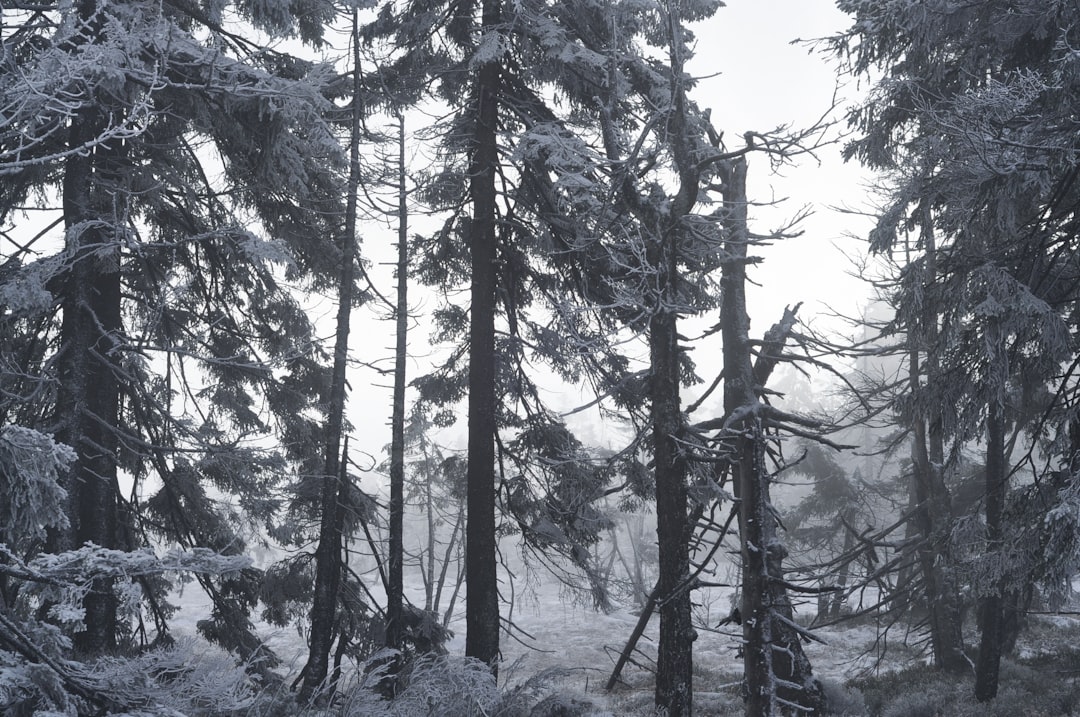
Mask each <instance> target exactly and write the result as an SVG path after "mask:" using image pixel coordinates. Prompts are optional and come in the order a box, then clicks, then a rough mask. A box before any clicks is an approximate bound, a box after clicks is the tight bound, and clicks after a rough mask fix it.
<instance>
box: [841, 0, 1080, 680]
mask: <svg viewBox="0 0 1080 717" xmlns="http://www.w3.org/2000/svg"><path fill="white" fill-rule="evenodd" d="M840 7H841V8H842V9H844V10H846V11H847V12H849V13H850V14H851V15H852V16H853V19H854V20H855V22H854V24H853V25H852V28H851V29H850V30H849V31H848V32H847V33H845V34H843V35H842V36H840V37H838V38H836V40H835V42H834V48H835V49H836V50H837V52H838V54H839V55H840V56H841V57H843V58H845V59H846V61H847V62H848V63H849V64H848V67H849V69H850V70H851V71H852V72H853V73H856V74H862V73H865V72H867V71H872V70H873V71H882V74H881V78H882V79H879V80H877V81H876V82H875V84H874V86H873V88H872V90H871V92H870V95H869V97H868V99H867V101H866V102H865V103H863V104H862V105H860V106H859V107H857V108H856V109H855V110H854V111H853V113H852V115H851V118H850V119H851V123H852V125H853V126H854V127H855V128H856V129H857V131H858V132H859V136H857V137H856V139H855V140H853V141H852V143H851V144H850V145H849V147H848V154H849V156H853V157H857V158H859V159H861V160H862V161H864V162H866V163H867V164H869V165H870V166H872V167H874V168H877V169H880V170H883V171H886V172H889V173H890V174H891V176H892V179H893V185H892V188H891V191H890V193H889V195H888V197H887V204H886V206H885V208H884V211H883V212H882V214H881V216H880V217H879V220H878V224H877V227H876V228H875V230H874V232H872V234H871V237H870V240H871V249H872V250H873V251H878V252H882V253H886V254H887V253H889V252H894V253H896V252H905V251H909V248H908V247H907V246H905V239H906V237H907V236H909V235H914V240H913V241H912V242H911V245H910V256H911V260H910V261H906V262H898V263H899V265H900V266H901V268H902V273H901V274H900V275H899V276H898V281H897V284H896V286H897V306H898V315H897V320H896V321H895V322H894V328H895V330H896V331H897V332H902V334H903V335H904V336H905V337H906V339H907V341H908V344H909V351H910V361H909V363H910V374H911V376H912V381H911V385H910V390H909V391H908V392H907V393H906V395H905V396H904V397H903V398H902V400H901V401H900V402H898V404H897V406H898V407H899V408H900V409H901V411H902V416H903V417H904V420H905V421H906V423H907V424H908V425H909V426H911V427H912V428H913V429H915V431H916V433H917V434H918V433H920V432H921V427H923V426H925V427H926V429H927V430H926V433H927V435H926V436H925V437H922V436H919V435H916V436H915V444H916V448H917V449H918V450H917V451H916V454H915V458H916V464H917V465H916V474H917V475H920V474H927V472H928V471H929V475H930V476H931V477H932V478H933V484H935V485H937V486H940V485H942V484H943V481H944V478H943V476H941V475H940V474H941V473H942V472H943V471H945V470H947V468H948V466H949V465H950V464H953V463H955V461H956V460H957V458H958V457H959V456H960V454H961V452H962V449H963V447H964V446H965V445H967V444H968V443H969V442H971V441H973V440H977V439H980V438H982V437H983V436H986V439H987V450H988V451H989V453H990V455H988V456H987V483H986V496H985V497H986V498H987V500H986V506H987V514H986V523H987V530H986V533H985V535H984V538H985V539H986V541H987V542H986V543H985V545H984V549H983V550H980V551H979V552H981V553H983V554H984V558H983V559H982V560H980V562H981V564H982V567H981V568H978V569H976V570H975V571H974V572H973V580H974V581H975V584H976V585H977V586H978V587H977V589H976V592H977V594H979V595H980V597H984V598H987V601H986V603H985V605H984V610H983V619H982V621H981V622H982V624H983V626H984V628H985V629H986V630H987V632H986V634H985V635H984V640H983V647H982V648H981V652H982V653H983V654H982V655H981V657H980V661H979V677H978V680H977V688H976V692H977V696H978V697H979V699H989V698H991V697H993V695H994V693H995V691H996V682H997V681H996V672H997V659H996V657H994V656H993V654H991V653H996V647H995V645H994V644H993V643H995V642H996V641H997V640H998V638H997V637H994V635H995V634H997V633H998V631H999V628H998V624H999V623H1000V621H1001V617H1002V616H1001V598H1002V597H1003V595H1008V594H1009V593H1010V592H1015V591H1021V592H1022V585H1024V584H1027V583H1032V582H1036V581H1038V580H1039V579H1040V573H1041V571H1042V570H1043V569H1045V568H1047V567H1049V563H1053V562H1056V561H1059V560H1060V561H1064V562H1066V563H1071V562H1072V560H1073V557H1072V555H1070V554H1064V553H1063V554H1059V555H1057V556H1056V558H1055V559H1053V560H1051V561H1048V562H1044V561H1029V562H1028V563H1027V565H1028V566H1029V567H1028V568H1024V569H1022V568H1020V567H1019V565H1018V564H1017V563H1015V562H1014V561H1013V560H1012V559H1010V557H1009V555H1010V554H1012V552H1013V549H1014V548H1015V547H1016V546H1017V545H1018V543H1017V542H1016V541H1010V539H1009V538H1008V537H1005V536H1008V535H1010V534H1011V535H1014V536H1017V535H1021V534H1029V535H1035V534H1039V533H1041V532H1043V531H1042V530H1040V529H1038V528H1036V527H1035V526H1033V525H1019V524H1017V525H1012V526H1008V525H1003V524H1001V521H1002V520H1003V519H1004V518H1005V516H1007V515H1009V514H1010V511H1008V510H1005V511H1003V510H1002V507H1003V506H1004V505H1005V502H1006V501H1005V496H1006V489H1007V484H1006V483H1007V480H1008V477H1009V475H1010V474H1011V470H1010V469H1009V467H1008V460H1009V457H1008V454H1007V453H1008V451H1006V455H1005V456H1004V458H1002V456H1000V455H998V454H1000V453H1001V451H1002V445H1003V443H1004V444H1005V445H1006V446H1009V447H1011V446H1014V445H1015V444H1016V440H1017V437H1018V436H1019V435H1020V432H1021V431H1028V432H1029V433H1030V435H1031V437H1032V439H1033V440H1032V442H1031V444H1029V445H1030V450H1032V451H1034V452H1036V453H1041V454H1042V455H1043V456H1044V457H1045V458H1050V459H1051V460H1049V461H1045V462H1044V463H1043V465H1045V466H1046V469H1045V470H1043V471H1040V473H1042V475H1039V476H1038V481H1037V483H1042V481H1043V480H1046V481H1047V484H1055V481H1054V480H1052V476H1053V475H1056V474H1058V473H1059V472H1060V471H1064V472H1065V473H1068V474H1070V475H1071V472H1072V471H1073V470H1074V469H1075V458H1074V456H1073V455H1072V452H1073V451H1074V450H1075V446H1073V445H1072V442H1071V441H1070V440H1069V435H1070V432H1071V429H1072V426H1073V425H1074V424H1075V419H1076V411H1077V405H1078V404H1077V380H1076V373H1075V371H1076V368H1077V362H1076V356H1077V355H1078V351H1077V333H1078V332H1077V322H1076V316H1077V301H1078V298H1080V296H1078V292H1077V286H1078V283H1077V279H1078V278H1080V266H1078V259H1077V251H1076V236H1077V233H1076V226H1077V209H1078V207H1080V203H1078V197H1080V194H1078V186H1077V182H1076V178H1077V175H1078V172H1077V160H1076V157H1075V153H1074V151H1073V149H1072V148H1073V147H1074V146H1075V141H1076V133H1075V128H1074V127H1073V126H1072V124H1071V123H1070V122H1067V121H1063V120H1064V118H1065V117H1066V116H1068V115H1069V113H1070V112H1071V109H1069V107H1070V99H1069V98H1070V97H1072V96H1073V94H1074V93H1075V91H1076V85H1075V83H1076V80H1075V78H1076V76H1077V75H1076V72H1075V64H1076V58H1075V56H1074V53H1072V51H1071V50H1070V49H1069V48H1070V46H1071V42H1072V41H1071V39H1070V38H1071V35H1072V33H1074V32H1075V31H1076V29H1077V27H1078V23H1080V15H1078V13H1077V9H1076V7H1075V6H1074V5H1072V4H1070V3H1066V2H1058V1H1056V0H1026V1H1024V2H1019V3H1014V2H1009V3H1006V2H988V3H981V4H979V5H978V6H970V5H962V4H955V3H948V2H930V3H922V4H914V3H887V4H883V3H874V2H863V1H862V0H852V1H850V2H842V3H840ZM1002 421H1004V422H1006V424H1008V423H1010V422H1011V423H1012V437H1011V438H1009V439H1007V440H1005V441H1003V440H1002V436H1001V435H1000V434H1001V430H1002V426H1001V425H1000V424H1001V422H1002ZM927 441H929V445H928V444H927ZM920 443H922V445H923V448H919V444H920ZM935 443H936V445H935ZM946 443H947V444H948V445H946ZM927 448H928V449H929V450H927ZM1002 461H1004V464H1003V463H1002ZM1055 462H1056V463H1058V467H1057V470H1056V471H1050V469H1051V468H1053V467H1054V463H1055ZM991 467H993V470H991ZM927 485H930V484H927ZM1057 485H1059V486H1061V483H1057ZM930 487H931V488H932V487H933V485H930ZM1040 491H1042V489H1040ZM1056 495H1057V498H1058V499H1061V500H1062V501H1065V502H1066V503H1067V502H1068V501H1070V500H1071V498H1070V497H1069V495H1070V493H1069V491H1067V490H1063V489H1059V490H1057V491H1056ZM942 498H943V496H942V495H941V490H940V489H937V490H931V491H929V492H927V491H925V490H924V491H923V492H922V493H921V494H920V495H919V499H920V501H921V502H922V504H923V507H922V508H921V510H920V511H919V514H920V515H922V516H923V520H922V523H923V525H922V527H921V532H922V538H923V540H924V545H925V548H924V553H926V557H925V558H924V565H925V566H926V567H924V573H927V575H926V577H927V585H928V586H930V589H931V594H929V595H928V596H927V597H928V601H929V603H930V605H931V607H932V609H937V607H936V606H945V605H952V606H954V607H953V608H952V611H953V612H956V611H957V610H956V607H955V605H956V600H955V598H954V597H953V596H951V595H946V594H945V593H944V592H942V590H941V588H942V587H945V584H948V583H950V582H951V583H952V587H951V588H949V590H951V591H953V592H955V589H956V587H957V586H956V584H955V582H956V580H955V577H950V572H952V571H954V570H955V566H956V557H957V556H955V555H950V548H949V546H948V534H949V531H950V529H951V525H949V524H947V521H948V515H947V514H940V513H939V514H938V515H934V512H933V511H934V510H936V509H939V507H940V506H941V505H942V504H946V505H947V503H945V502H944V501H943V500H942ZM1046 498H1047V496H1046V495H1042V496H1041V497H1039V498H1038V499H1035V500H1024V501H1021V503H1022V504H1024V505H1026V506H1027V508H1026V509H1024V510H1022V511H1017V512H1015V513H1012V515H1013V516H1014V517H1015V518H1019V517H1020V515H1023V516H1024V517H1025V520H1029V521H1030V520H1034V521H1035V523H1036V524H1041V525H1042V526H1043V527H1044V528H1046V529H1047V531H1048V532H1049V529H1050V526H1051V525H1058V524H1057V523H1056V521H1053V520H1047V519H1045V515H1046V514H1044V517H1042V518H1040V517H1038V514H1037V511H1033V510H1030V509H1031V508H1032V507H1033V506H1035V505H1039V506H1041V507H1042V508H1043V509H1045V510H1047V511H1048V512H1049V514H1050V515H1055V514H1057V509H1055V508H1054V507H1053V505H1054V500H1053V499H1051V500H1047V499H1046ZM927 516H929V518H930V519H929V520H927ZM1054 532H1055V533H1056V534H1057V539H1061V538H1062V535H1061V534H1060V533H1057V531H1056V530H1055V531H1054ZM1042 542H1043V541H1042V540H1041V539H1037V540H1035V543H1036V544H1042ZM1064 543H1065V544H1072V543H1071V541H1068V540H1065V541H1064ZM1006 564H1008V565H1010V566H1011V568H1015V569H1016V571H1015V572H1014V571H1012V570H1011V569H1010V570H1009V571H1004V570H1003V568H1002V566H1003V565H1006ZM1036 566H1038V567H1036ZM942 571H944V572H942ZM931 572H937V573H940V575H938V576H935V575H932V574H931ZM1051 572H1054V571H1053V569H1051ZM1005 575H1008V579H1003V577H1004V576H1005ZM935 577H944V578H945V583H944V584H943V583H942V582H938V583H937V590H936V591H935V589H934V582H933V581H932V580H931V578H935ZM957 622H958V620H957V618H956V617H950V618H948V619H947V620H945V621H939V620H933V621H932V622H931V628H932V637H933V645H934V657H935V661H936V662H937V663H938V664H941V665H942V666H946V667H949V666H952V667H954V668H955V669H964V668H965V665H966V660H964V659H963V654H962V645H960V644H959V638H958V636H959V625H958V624H956V623H957ZM945 628H947V629H945ZM946 633H947V634H946Z"/></svg>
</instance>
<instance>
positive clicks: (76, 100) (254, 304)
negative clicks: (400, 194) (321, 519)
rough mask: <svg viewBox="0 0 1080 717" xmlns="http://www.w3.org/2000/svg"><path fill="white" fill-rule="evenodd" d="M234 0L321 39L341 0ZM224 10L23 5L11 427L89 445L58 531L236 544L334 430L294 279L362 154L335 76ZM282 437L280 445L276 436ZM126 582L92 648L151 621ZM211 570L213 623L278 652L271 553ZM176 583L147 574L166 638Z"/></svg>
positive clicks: (316, 272) (106, 607)
mask: <svg viewBox="0 0 1080 717" xmlns="http://www.w3.org/2000/svg"><path fill="white" fill-rule="evenodd" d="M236 9H237V10H238V12H239V15H240V17H243V18H244V19H245V20H247V21H248V22H250V23H251V24H252V25H251V26H254V27H257V28H258V29H259V30H261V31H265V32H267V33H271V34H276V35H284V34H298V35H300V37H302V38H303V39H304V40H306V41H308V42H317V41H318V40H319V36H320V33H321V27H322V23H323V22H324V21H325V20H327V19H329V17H330V7H329V6H328V5H325V4H321V3H320V4H316V5H314V6H312V7H311V8H309V11H308V12H305V13H304V14H303V15H302V16H298V17H295V16H293V15H292V14H291V13H290V12H289V11H288V10H287V9H285V8H283V7H275V8H268V7H263V6H258V7H253V6H247V5H245V6H240V7H237V8H236ZM267 10H273V12H264V11H267ZM225 11H226V8H225V7H224V6H215V8H213V9H210V10H206V11H203V10H201V9H199V8H195V7H190V6H187V5H183V6H181V5H176V6H173V5H160V4H153V3H149V4H148V3H141V2H133V3H123V4H99V3H95V2H93V1H92V0H86V1H85V2H81V3H77V4H75V5H72V6H65V5H60V6H57V7H56V8H55V9H53V8H49V7H36V8H34V9H28V10H21V9H19V8H17V7H12V8H10V9H9V8H7V7H5V10H4V16H3V33H4V34H3V47H4V54H3V57H2V64H0V93H2V95H3V102H4V106H5V107H6V108H8V109H7V110H6V111H5V119H4V122H3V125H2V127H0V173H2V174H3V175H4V177H5V181H4V183H3V190H2V193H0V220H2V221H3V223H4V225H5V227H6V228H8V229H9V231H8V232H7V233H6V234H5V236H7V237H11V239H10V240H8V239H5V241H8V242H9V246H13V247H14V250H12V251H10V252H8V251H6V250H5V254H7V255H8V259H7V260H6V261H5V263H4V271H3V272H2V273H0V280H2V284H0V304H3V306H4V310H3V313H2V318H0V322H2V323H3V330H0V335H3V336H5V337H12V339H13V340H12V341H11V342H10V343H9V342H8V341H7V340H6V339H5V342H4V346H3V350H4V360H3V363H2V366H3V368H2V372H3V373H2V375H0V381H2V383H3V385H4V386H5V389H6V390H5V392H4V398H3V399H2V401H0V423H21V424H23V425H26V426H30V427H33V428H35V429H38V430H42V431H45V432H51V433H55V435H56V436H57V438H58V439H60V440H62V441H64V442H65V443H67V444H68V445H70V446H72V448H73V449H74V450H75V452H76V455H77V460H76V461H75V462H74V463H73V464H72V467H71V469H70V470H69V471H68V472H67V473H66V474H64V475H63V476H62V477H61V479H60V484H61V487H62V488H64V490H65V491H66V495H67V500H68V504H67V508H66V511H65V513H66V515H67V518H68V520H67V523H66V524H59V523H58V524H56V527H55V529H54V530H53V531H52V532H51V535H50V539H49V541H48V542H49V545H48V548H49V549H50V550H52V551H65V550H70V549H76V548H79V547H80V546H83V545H85V544H90V543H93V544H94V545H97V546H99V547H101V548H114V549H120V550H133V549H136V548H139V547H140V546H142V545H144V544H147V543H148V542H150V541H151V540H155V539H163V540H165V541H167V543H170V544H179V545H181V546H184V547H189V548H195V547H208V548H211V549H213V550H215V551H219V552H221V553H224V554H229V555H235V554H238V553H240V552H242V551H243V550H244V547H245V539H244V534H245V532H248V531H245V530H244V528H245V527H246V526H249V527H254V526H257V525H260V524H263V523H265V522H268V521H270V520H271V519H272V517H273V515H274V512H275V510H276V507H277V503H276V501H275V500H274V498H273V497H272V495H273V488H274V486H276V485H277V484H279V483H280V482H281V481H282V480H283V479H284V478H285V476H286V474H287V470H286V466H287V465H288V462H293V463H297V464H298V463H302V462H303V461H305V460H307V459H308V458H309V455H310V454H309V453H308V450H309V448H310V445H311V442H312V441H311V439H312V437H313V436H316V437H317V433H315V429H314V426H313V425H312V423H311V422H310V421H309V420H308V418H307V416H306V413H307V410H308V409H309V408H310V407H311V402H310V398H309V396H310V395H311V393H312V391H311V388H312V386H318V385H319V384H320V383H321V382H322V381H323V380H324V373H323V370H322V368H321V366H320V357H319V356H318V353H317V351H316V350H315V349H314V348H313V347H314V343H313V340H312V339H313V336H312V332H311V327H310V325H309V323H308V320H307V317H306V315H305V314H304V312H303V311H302V309H301V308H300V306H299V305H298V303H297V302H296V300H295V298H294V297H293V295H292V294H291V293H290V291H289V289H288V286H287V283H286V282H287V281H290V280H298V281H301V282H304V283H309V284H311V283H318V282H321V281H324V277H326V276H329V275H330V274H329V271H330V268H331V266H332V265H333V259H332V257H333V255H334V252H333V251H332V248H330V247H327V246H326V245H325V244H323V243H322V239H321V237H322V236H325V235H326V234H327V232H326V231H325V230H326V228H327V227H328V226H330V225H332V223H333V222H334V221H335V219H334V218H335V217H337V216H340V212H341V209H340V196H341V193H340V187H341V182H340V172H339V170H340V168H341V165H342V161H341V151H340V148H339V146H338V144H337V141H336V139H335V137H334V136H333V133H332V132H331V131H330V128H329V127H328V125H327V123H326V122H325V121H324V119H323V116H322V115H323V112H324V111H325V110H326V109H327V108H328V103H327V102H326V100H325V99H324V97H323V96H322V95H321V93H320V89H319V88H320V86H321V85H322V84H323V83H324V81H325V80H327V79H329V73H327V72H325V71H324V70H323V69H322V68H320V67H317V66H314V65H311V64H309V63H304V62H300V61H298V60H295V59H294V58H291V57H289V56H287V55H283V54H280V53H277V52H272V51H271V52H262V53H260V52H259V51H258V50H259V48H258V47H257V46H255V45H254V44H253V43H251V42H249V41H248V40H246V39H245V38H244V37H243V36H242V35H240V34H237V32H240V31H241V29H240V28H239V27H238V28H237V30H236V31H233V30H232V29H226V28H224V27H222V25H221V22H222V16H223V15H222V14H223V13H224V12H225ZM251 26H249V27H251ZM210 147H213V149H214V152H208V151H206V149H207V148H210ZM27 208H29V210H30V211H31V212H32V215H34V216H41V217H48V219H46V220H45V222H44V223H43V224H42V225H41V226H40V229H41V231H40V232H38V233H36V234H35V233H34V232H35V231H37V230H36V229H31V230H30V233H29V234H28V235H27V236H26V237H23V236H22V232H19V233H12V232H11V231H10V228H11V227H12V226H13V225H15V224H22V225H23V226H33V222H30V223H26V222H24V221H23V217H24V213H25V212H27V211H28V209H27ZM249 227H251V228H249ZM61 230H62V232H61ZM267 237H269V238H267ZM35 251H36V252H38V257H39V258H36V259H35V258H34V252H35ZM28 291H29V293H28ZM28 299H29V300H28ZM26 347H29V348H26ZM260 406H265V410H264V409H263V408H261V407H260ZM270 433H274V434H276V435H277V436H278V437H279V438H280V440H281V445H282V450H267V449H263V448H260V447H257V444H258V440H259V437H261V436H264V435H267V434H270ZM128 485H131V488H130V490H129V489H128V487H127V486H128ZM122 486H123V490H122ZM211 490H217V491H221V492H222V493H224V494H227V495H233V496H237V508H236V509H234V510H227V509H225V508H224V505H223V504H216V503H214V502H213V501H211V500H210V499H209V497H208V492H209V491H211ZM114 580H115V578H113V577H110V576H103V577H100V578H98V579H97V581H96V582H95V584H94V586H93V589H92V590H91V592H90V593H89V595H88V597H87V599H86V601H85V605H84V607H85V609H86V611H87V612H86V614H87V617H86V620H85V629H84V630H82V631H81V632H80V633H79V634H78V635H77V643H78V647H79V648H80V649H81V650H82V651H84V652H88V653H97V652H103V651H104V652H107V651H110V650H112V649H113V648H114V647H116V646H118V641H119V640H124V641H128V640H131V639H132V638H133V637H134V636H133V634H132V633H131V625H130V624H129V622H128V621H129V620H130V619H131V618H130V616H127V615H125V616H123V617H122V618H121V617H120V616H118V613H117V611H118V603H117V599H116V597H115V594H114V591H113V585H112V582H113V581H114ZM199 580H200V582H201V583H202V585H203V587H204V588H205V589H206V590H207V591H208V593H210V595H211V597H212V598H213V602H214V614H213V616H212V617H211V619H210V620H209V621H206V622H205V623H203V624H202V627H203V629H204V631H205V632H206V633H207V634H209V635H212V636H214V637H215V638H217V639H220V640H221V641H222V642H223V644H225V645H226V646H227V647H229V648H230V649H235V650H237V651H239V652H240V653H241V654H242V655H243V656H244V657H245V658H249V659H252V660H254V661H255V662H257V661H258V656H259V655H260V654H261V652H260V650H261V648H260V646H259V643H258V640H257V639H256V638H255V637H254V636H253V634H252V633H251V632H250V629H249V628H250V626H249V624H248V622H247V617H246V614H247V610H248V609H249V608H250V606H251V605H252V604H253V603H254V599H255V598H254V595H255V590H256V587H257V582H258V572H257V571H254V570H245V571H243V572H236V573H233V574H230V575H228V576H214V575H212V574H205V575H200V576H199ZM166 586H167V583H164V582H162V583H159V584H152V583H151V582H150V581H142V587H143V595H144V600H145V603H146V606H147V609H148V611H149V613H150V614H151V615H152V617H153V619H154V620H155V623H156V627H157V630H158V632H159V633H161V634H162V635H167V622H166V617H167V615H168V612H169V608H168V607H167V605H166V604H165V603H164V594H163V589H164V588H165V587H166ZM253 664H254V663H253Z"/></svg>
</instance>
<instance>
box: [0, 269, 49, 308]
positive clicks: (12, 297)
mask: <svg viewBox="0 0 1080 717" xmlns="http://www.w3.org/2000/svg"><path fill="white" fill-rule="evenodd" d="M60 267H61V261H60V259H59V257H49V258H47V259H42V260H40V261H35V262H31V263H30V264H27V265H26V266H23V267H19V268H18V270H17V271H13V272H12V273H11V274H10V275H9V276H7V277H6V278H5V279H4V280H3V281H2V282H0V306H3V307H4V308H5V309H7V310H8V311H10V312H11V313H12V314H13V315H14V316H33V315H36V314H43V313H45V312H46V311H48V310H49V309H50V308H51V307H52V305H53V295H52V293H51V292H49V290H48V289H47V288H46V284H47V282H48V281H49V280H50V279H52V278H53V277H54V276H56V274H57V273H59V271H60Z"/></svg>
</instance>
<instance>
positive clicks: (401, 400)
mask: <svg viewBox="0 0 1080 717" xmlns="http://www.w3.org/2000/svg"><path fill="white" fill-rule="evenodd" d="M397 180H398V247H397V248H398V261H397V299H396V301H397V312H396V313H397V315H396V317H395V318H396V319H397V335H396V345H395V347H394V409H393V415H392V416H391V419H390V432H391V439H390V557H389V560H388V563H389V565H388V568H387V594H386V646H387V647H390V648H394V649H401V647H402V637H403V634H404V632H403V627H404V626H403V625H402V622H401V615H402V609H403V606H402V602H403V600H404V585H405V583H404V574H403V569H404V558H405V541H404V538H405V534H404V531H405V527H404V515H405V354H406V351H407V350H408V338H409V207H408V193H407V191H406V186H405V116H404V115H401V114H399V115H398V177H397ZM429 594H430V591H429Z"/></svg>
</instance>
